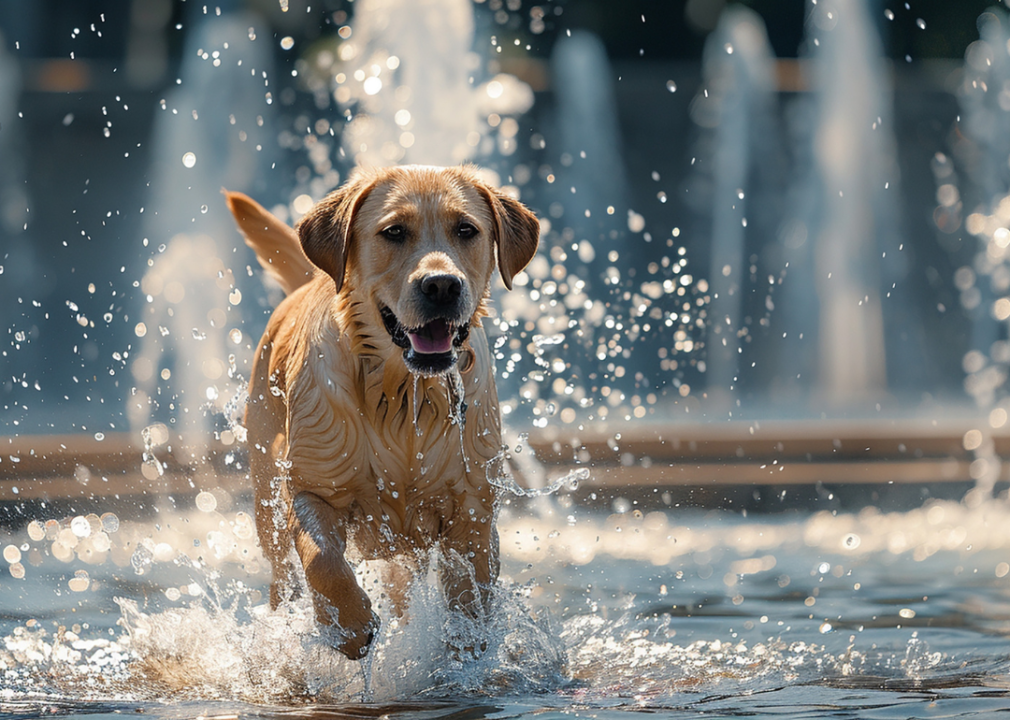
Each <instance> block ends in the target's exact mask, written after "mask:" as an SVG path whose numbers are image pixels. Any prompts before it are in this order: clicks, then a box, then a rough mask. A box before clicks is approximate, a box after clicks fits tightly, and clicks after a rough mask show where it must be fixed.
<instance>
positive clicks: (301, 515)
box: [291, 492, 379, 660]
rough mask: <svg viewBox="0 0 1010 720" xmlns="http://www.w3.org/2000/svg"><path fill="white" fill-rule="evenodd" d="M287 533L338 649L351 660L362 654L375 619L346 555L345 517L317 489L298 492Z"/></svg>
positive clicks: (319, 614)
mask: <svg viewBox="0 0 1010 720" xmlns="http://www.w3.org/2000/svg"><path fill="white" fill-rule="evenodd" d="M291 536H292V538H293V539H294V543H295V549H296V550H297V551H298V556H299V557H300V558H301V561H302V566H303V567H304V568H305V579H306V580H307V581H308V584H309V587H310V588H311V589H312V595H313V600H314V601H315V606H316V620H317V621H318V622H319V623H320V624H321V625H333V624H334V622H335V623H336V625H337V628H338V629H339V633H340V643H339V645H338V649H339V650H340V652H342V653H343V654H344V655H346V656H347V657H349V658H350V659H352V660H357V659H359V658H361V657H364V655H365V654H366V653H368V647H369V645H370V644H371V642H372V638H373V636H374V635H375V631H376V630H377V629H378V626H379V622H378V618H377V617H376V616H375V614H374V613H373V612H372V602H371V600H369V599H368V596H367V595H366V594H365V592H364V591H363V590H362V589H361V587H360V586H359V585H358V581H357V579H356V578H355V576H354V571H353V570H352V569H351V566H350V565H348V564H347V560H345V559H344V551H345V550H346V548H347V528H346V517H344V516H342V514H341V513H340V512H339V511H338V510H337V509H336V508H334V507H333V506H332V505H330V504H329V503H327V502H326V501H325V500H323V499H322V498H321V497H319V496H318V495H315V494H313V493H310V492H300V493H298V494H297V495H296V496H295V498H294V500H293V501H292V503H291Z"/></svg>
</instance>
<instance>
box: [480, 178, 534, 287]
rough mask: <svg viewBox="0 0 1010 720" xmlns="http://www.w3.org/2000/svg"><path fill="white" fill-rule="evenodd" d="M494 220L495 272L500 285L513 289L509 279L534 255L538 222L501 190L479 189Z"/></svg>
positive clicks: (523, 206) (530, 213) (519, 203)
mask: <svg viewBox="0 0 1010 720" xmlns="http://www.w3.org/2000/svg"><path fill="white" fill-rule="evenodd" d="M481 190H482V194H483V195H484V199H485V200H487V202H488V205H490V206H491V214H492V215H493V216H494V228H493V229H492V238H493V239H494V244H495V248H497V251H498V271H499V272H501V279H502V282H504V283H505V287H507V288H508V289H509V290H511V289H512V278H514V277H515V276H516V275H518V274H519V272H520V271H521V270H522V269H523V268H524V267H526V266H527V265H528V264H529V262H530V260H532V259H533V256H534V255H536V254H537V245H538V244H539V242H540V221H539V220H537V216H536V215H534V214H533V213H532V212H530V211H529V210H528V209H527V208H526V206H525V205H523V204H522V203H521V202H519V201H518V200H516V199H515V198H512V197H509V196H508V195H506V194H505V193H503V192H502V191H500V190H495V189H493V188H489V187H487V186H483V187H482V188H481Z"/></svg>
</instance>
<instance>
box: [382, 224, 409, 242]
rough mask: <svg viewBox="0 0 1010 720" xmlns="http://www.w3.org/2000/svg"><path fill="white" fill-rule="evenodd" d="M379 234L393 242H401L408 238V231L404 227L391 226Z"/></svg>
mask: <svg viewBox="0 0 1010 720" xmlns="http://www.w3.org/2000/svg"><path fill="white" fill-rule="evenodd" d="M379 234H380V235H382V237H384V238H386V239H387V240H390V241H392V242H400V241H401V240H403V239H404V238H405V237H407V231H406V230H405V229H404V227H403V225H390V226H389V227H388V228H386V229H385V230H380V231H379Z"/></svg>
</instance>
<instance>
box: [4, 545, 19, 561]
mask: <svg viewBox="0 0 1010 720" xmlns="http://www.w3.org/2000/svg"><path fill="white" fill-rule="evenodd" d="M4 560H6V561H7V562H9V563H11V564H13V563H16V562H20V561H21V551H20V550H18V548H17V545H8V546H7V547H5V548H4Z"/></svg>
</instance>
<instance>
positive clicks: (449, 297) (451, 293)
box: [421, 273, 463, 305]
mask: <svg viewBox="0 0 1010 720" xmlns="http://www.w3.org/2000/svg"><path fill="white" fill-rule="evenodd" d="M421 292H422V293H423V294H424V296H425V297H426V298H427V299H428V301H429V302H431V303H432V304H434V305H452V304H454V303H455V302H456V301H457V300H459V296H460V294H461V293H462V292H463V281H462V280H460V279H459V278H458V277H456V276H455V275H447V274H444V273H443V274H440V275H427V276H425V277H424V278H423V279H422V280H421Z"/></svg>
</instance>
